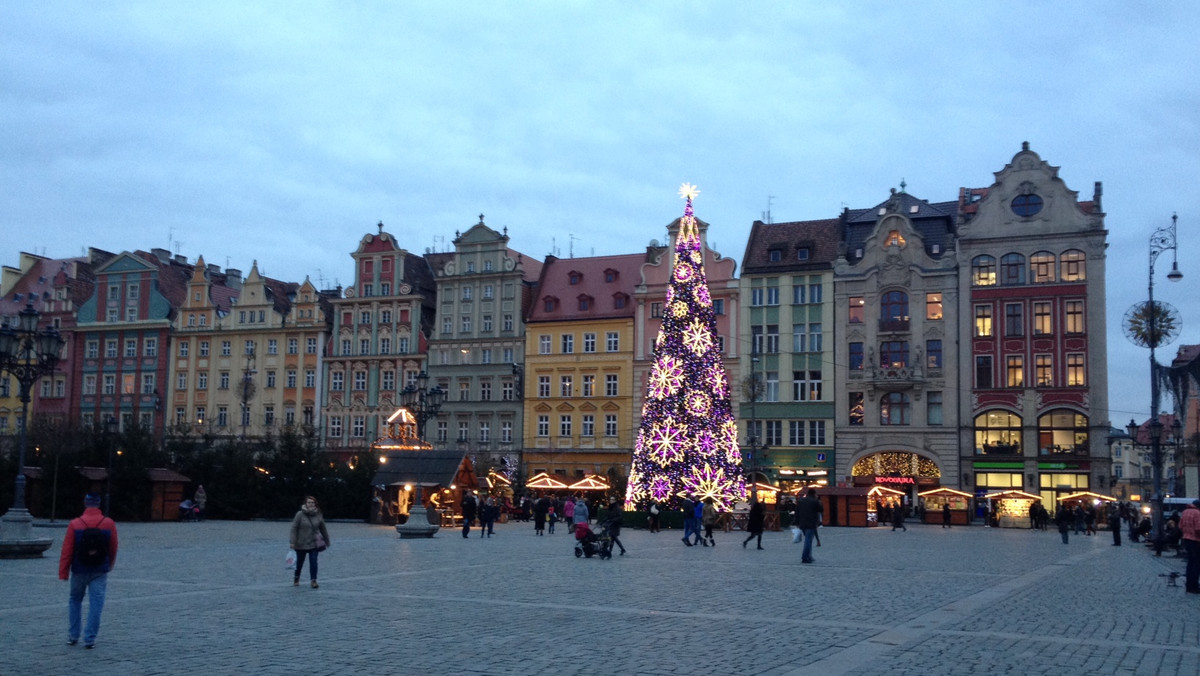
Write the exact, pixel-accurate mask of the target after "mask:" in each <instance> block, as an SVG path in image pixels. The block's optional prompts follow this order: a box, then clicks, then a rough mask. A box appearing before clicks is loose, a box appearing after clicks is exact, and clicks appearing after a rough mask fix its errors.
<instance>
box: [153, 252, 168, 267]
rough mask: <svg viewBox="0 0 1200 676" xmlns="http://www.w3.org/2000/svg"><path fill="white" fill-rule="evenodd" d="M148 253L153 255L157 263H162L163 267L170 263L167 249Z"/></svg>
mask: <svg viewBox="0 0 1200 676" xmlns="http://www.w3.org/2000/svg"><path fill="white" fill-rule="evenodd" d="M150 253H152V254H154V257H155V258H157V259H158V262H159V263H162V264H163V265H166V264H167V263H170V262H171V252H170V251H168V250H167V249H151V250H150Z"/></svg>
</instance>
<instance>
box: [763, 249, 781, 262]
mask: <svg viewBox="0 0 1200 676" xmlns="http://www.w3.org/2000/svg"><path fill="white" fill-rule="evenodd" d="M767 260H768V261H770V262H772V263H777V262H779V261H781V260H783V249H771V250H770V251H768V252H767Z"/></svg>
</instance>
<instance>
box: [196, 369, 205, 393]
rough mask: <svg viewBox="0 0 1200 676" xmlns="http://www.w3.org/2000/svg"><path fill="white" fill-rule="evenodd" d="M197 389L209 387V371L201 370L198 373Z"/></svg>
mask: <svg viewBox="0 0 1200 676" xmlns="http://www.w3.org/2000/svg"><path fill="white" fill-rule="evenodd" d="M196 389H197V390H207V389H208V372H207V371H201V372H200V373H197V374H196Z"/></svg>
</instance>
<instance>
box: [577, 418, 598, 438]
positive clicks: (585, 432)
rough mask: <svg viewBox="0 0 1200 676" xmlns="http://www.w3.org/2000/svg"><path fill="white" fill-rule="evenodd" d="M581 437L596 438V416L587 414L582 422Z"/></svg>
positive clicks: (580, 426)
mask: <svg viewBox="0 0 1200 676" xmlns="http://www.w3.org/2000/svg"><path fill="white" fill-rule="evenodd" d="M579 435H580V436H583V437H594V436H596V416H594V415H592V414H590V413H585V414H584V415H583V417H582V419H581V420H580V425H579Z"/></svg>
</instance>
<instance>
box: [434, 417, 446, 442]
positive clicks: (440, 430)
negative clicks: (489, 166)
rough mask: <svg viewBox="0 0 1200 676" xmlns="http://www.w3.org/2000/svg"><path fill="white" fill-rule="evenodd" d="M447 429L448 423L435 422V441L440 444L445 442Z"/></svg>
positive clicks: (443, 421)
mask: <svg viewBox="0 0 1200 676" xmlns="http://www.w3.org/2000/svg"><path fill="white" fill-rule="evenodd" d="M448 427H449V423H448V422H446V421H445V420H439V421H437V427H436V428H435V429H436V430H437V432H436V433H437V440H438V441H439V442H442V443H445V442H446V437H447V436H448V433H447V429H448Z"/></svg>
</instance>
